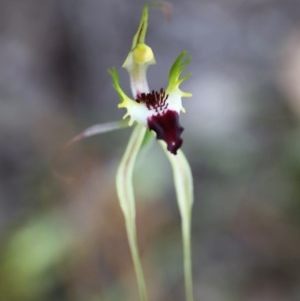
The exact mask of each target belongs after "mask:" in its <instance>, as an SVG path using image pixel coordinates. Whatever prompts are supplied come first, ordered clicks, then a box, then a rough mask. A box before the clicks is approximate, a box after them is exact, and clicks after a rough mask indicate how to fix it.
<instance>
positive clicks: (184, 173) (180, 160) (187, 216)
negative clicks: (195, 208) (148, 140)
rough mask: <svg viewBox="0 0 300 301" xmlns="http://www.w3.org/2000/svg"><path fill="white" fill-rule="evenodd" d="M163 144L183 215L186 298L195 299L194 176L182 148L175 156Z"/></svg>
mask: <svg viewBox="0 0 300 301" xmlns="http://www.w3.org/2000/svg"><path fill="white" fill-rule="evenodd" d="M161 146H162V148H163V150H164V151H165V153H166V155H167V158H168V159H169V162H170V163H171V166H172V170H173V180H174V185H175V190H176V195H177V202H178V206H179V211H180V216H181V229H182V239H183V262H184V280H185V291H186V300H187V301H193V300H194V297H193V277H192V259H191V222H192V216H191V215H192V205H193V200H194V197H193V176H192V173H191V168H190V165H189V163H188V161H187V159H186V157H185V156H184V154H183V152H182V151H181V150H178V152H177V155H176V156H175V155H173V154H171V153H170V152H169V151H168V150H167V149H166V145H165V143H164V142H161Z"/></svg>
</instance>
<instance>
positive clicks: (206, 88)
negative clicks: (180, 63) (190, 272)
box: [0, 0, 300, 301]
mask: <svg viewBox="0 0 300 301" xmlns="http://www.w3.org/2000/svg"><path fill="white" fill-rule="evenodd" d="M144 3H146V2H145V1H137V0H10V1H5V0H1V1H0V266H1V268H0V300H3V301H21V300H22V301H39V300H43V301H96V300H97V301H98V300H99V301H100V300H110V301H113V300H116V301H117V300H118V301H119V300H124V301H125V300H138V296H137V288H136V283H135V278H134V274H133V270H132V265H131V259H130V254H129V250H128V246H127V239H126V234H125V230H124V221H123V217H122V215H121V212H120V209H119V205H118V201H117V198H116V192H115V186H114V175H115V172H116V167H117V165H118V162H119V160H120V157H121V155H122V152H123V151H124V148H125V145H126V141H127V139H128V137H129V135H130V131H131V130H130V129H129V130H122V131H120V132H114V133H109V134H105V135H101V136H96V137H94V138H91V139H88V140H86V141H84V142H82V143H80V144H79V145H78V146H76V147H74V148H72V149H70V150H68V152H67V153H65V154H64V156H62V158H61V159H60V161H59V166H58V168H59V170H60V171H62V172H63V173H66V174H70V175H72V176H73V177H74V178H75V179H74V181H72V182H71V183H65V182H63V181H61V180H60V179H58V178H56V177H55V176H53V174H52V172H51V168H52V167H53V157H54V154H55V152H56V151H57V149H59V147H60V146H61V145H62V144H63V143H64V142H65V141H66V140H68V139H69V138H70V137H72V136H74V135H75V134H77V133H78V132H80V131H81V130H82V129H84V128H86V127H88V126H90V125H92V124H95V123H102V122H108V121H114V120H118V119H120V118H121V117H122V116H123V113H124V112H122V111H121V110H118V109H116V106H117V103H118V101H119V100H118V97H117V95H116V93H115V91H113V88H112V86H111V81H110V78H109V75H108V73H107V70H108V69H109V68H111V67H113V66H115V67H117V68H118V70H119V72H120V77H121V82H122V86H123V87H127V92H129V83H128V77H127V74H126V72H125V70H122V69H121V65H122V63H123V61H124V59H125V58H126V55H127V53H128V51H129V49H130V46H131V41H132V37H133V34H134V33H135V31H136V28H137V25H138V22H139V18H140V13H141V10H142V7H143V4H144ZM171 4H172V12H171V18H170V20H166V18H165V16H164V15H163V14H162V13H161V11H160V10H159V9H153V10H152V11H151V13H150V20H149V21H150V24H149V31H148V35H147V42H148V43H149V44H150V45H151V46H152V47H153V50H154V52H155V55H156V60H157V65H155V66H154V67H151V69H149V82H150V86H151V88H153V89H159V88H160V87H165V86H166V84H167V76H168V72H169V67H170V65H171V64H172V62H173V60H174V59H175V57H176V56H177V55H178V54H179V53H180V51H181V50H183V49H185V50H187V51H188V52H189V53H190V54H191V56H192V58H193V60H192V63H191V65H190V66H189V68H188V69H189V70H188V71H191V72H192V73H193V76H192V78H191V79H190V80H189V81H187V82H186V83H185V84H184V88H185V90H186V91H189V92H192V93H193V98H191V99H185V100H184V104H185V108H186V111H187V113H186V114H185V115H183V116H182V119H181V120H182V124H183V126H184V127H185V131H184V133H183V137H184V145H183V150H184V151H185V153H186V156H187V157H188V159H189V161H190V163H191V166H192V170H193V174H194V178H195V179H194V180H195V205H194V213H193V259H194V262H193V269H194V281H195V300H203V301H204V300H205V301H226V300H228V301H232V300H244V301H296V300H299V299H300V126H299V125H300V122H299V118H300V21H299V20H300V19H299V13H300V2H299V1H298V0H286V1H280V0H249V1H242V0H198V1H197V0H182V1H180V0H176V1H172V2H171ZM135 180H136V181H135V183H136V193H137V203H138V212H137V223H138V229H139V243H140V249H141V253H142V256H143V263H144V268H145V273H146V279H147V283H148V287H149V296H150V300H153V301H155V300H156V301H171V300H172V301H176V300H184V291H183V278H182V259H181V255H182V254H181V237H180V217H179V213H178V210H177V205H176V200H175V195H174V191H173V184H172V178H171V172H170V167H169V165H168V162H167V161H166V159H165V158H164V156H163V155H162V153H161V150H160V148H159V147H158V146H157V145H156V143H153V145H152V146H151V147H149V148H148V149H147V151H146V152H145V153H143V155H142V156H141V158H140V160H139V166H138V167H137V169H136V179H135Z"/></svg>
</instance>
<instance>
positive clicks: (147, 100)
mask: <svg viewBox="0 0 300 301" xmlns="http://www.w3.org/2000/svg"><path fill="white" fill-rule="evenodd" d="M168 97H169V94H166V91H165V90H164V89H163V88H161V89H160V90H159V91H154V90H152V92H151V93H141V94H138V95H137V99H136V101H137V102H138V103H144V104H145V105H146V107H147V108H148V109H149V110H152V109H154V110H155V112H156V113H157V114H162V113H164V112H165V111H166V109H167V108H168V103H167V99H168Z"/></svg>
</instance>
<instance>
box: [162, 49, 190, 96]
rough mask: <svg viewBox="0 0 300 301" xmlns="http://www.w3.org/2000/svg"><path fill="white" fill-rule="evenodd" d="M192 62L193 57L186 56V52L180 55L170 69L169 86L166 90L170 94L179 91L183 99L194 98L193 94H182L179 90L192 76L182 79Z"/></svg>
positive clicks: (188, 75)
mask: <svg viewBox="0 0 300 301" xmlns="http://www.w3.org/2000/svg"><path fill="white" fill-rule="evenodd" d="M190 61H191V57H190V56H186V51H182V52H181V53H180V55H179V56H178V57H177V58H176V60H175V62H174V63H173V65H172V67H171V69H170V73H169V85H168V87H167V90H166V91H167V93H168V94H170V93H174V92H178V91H179V92H180V94H181V95H182V96H183V97H191V96H192V94H191V93H188V92H182V91H181V90H180V89H179V85H180V84H181V83H183V82H184V81H185V80H186V79H188V78H189V77H190V76H191V73H188V74H187V75H185V76H183V77H181V78H180V76H181V74H182V73H183V71H184V70H185V68H186V67H187V66H188V64H189V63H190Z"/></svg>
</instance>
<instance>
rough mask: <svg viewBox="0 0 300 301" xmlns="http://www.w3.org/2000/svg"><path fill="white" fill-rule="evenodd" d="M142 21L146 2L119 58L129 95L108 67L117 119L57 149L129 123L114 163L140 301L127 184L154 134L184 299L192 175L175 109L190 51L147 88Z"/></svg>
mask: <svg viewBox="0 0 300 301" xmlns="http://www.w3.org/2000/svg"><path fill="white" fill-rule="evenodd" d="M147 26H148V6H145V7H144V9H143V12H142V17H141V21H140V24H139V27H138V30H137V32H136V34H135V36H134V38H133V42H132V47H131V50H130V52H129V54H128V56H127V58H126V60H125V62H124V64H123V67H124V68H126V69H127V71H128V74H129V77H130V84H131V91H132V95H133V96H132V98H130V97H129V96H127V95H126V94H125V93H124V91H123V90H122V88H121V86H120V83H119V77H118V73H117V71H116V69H112V70H110V71H109V73H110V75H111V78H112V82H113V87H114V89H115V90H116V92H117V93H118V95H119V97H120V100H121V101H120V103H119V105H118V107H119V108H124V109H126V110H127V112H126V114H125V116H124V117H123V119H125V120H123V121H119V122H113V123H107V124H97V125H94V126H91V127H89V128H87V129H86V130H84V131H83V132H82V133H80V134H79V135H77V136H76V137H74V138H73V139H72V140H70V141H69V142H68V143H67V144H65V146H64V147H63V149H65V148H68V147H69V146H70V145H72V144H74V143H76V142H78V141H79V140H81V139H83V138H87V137H90V136H93V135H96V134H100V133H105V132H109V131H112V130H116V129H120V128H124V127H128V126H132V125H135V127H134V130H133V132H132V135H131V137H130V139H129V143H128V145H127V148H126V150H125V153H124V155H123V157H122V159H121V162H120V164H119V167H118V170H117V175H116V188H117V194H118V198H119V202H120V206H121V209H122V211H123V214H124V218H125V226H126V231H127V236H128V242H129V247H130V251H131V255H132V260H133V265H134V269H135V273H136V278H137V283H138V289H139V295H140V299H141V301H146V300H148V298H147V292H146V282H145V280H144V275H143V270H142V265H141V259H140V255H139V251H138V246H137V229H136V223H135V214H136V208H135V198H134V189H133V181H132V178H133V169H134V165H135V162H136V158H137V156H138V153H139V151H140V149H141V147H142V146H143V145H144V143H145V141H148V140H149V136H150V137H152V136H153V135H152V133H155V134H156V138H157V139H158V140H159V142H160V144H161V146H162V148H163V150H164V152H165V154H166V156H167V158H168V160H169V162H170V163H171V166H172V170H173V179H174V185H175V190H176V195H177V201H178V206H179V210H180V215H181V222H182V237H183V262H184V278H185V292H186V300H187V301H192V300H193V292H192V290H193V289H192V271H191V270H192V264H191V238H190V236H191V235H190V232H191V209H192V204H193V180H192V174H191V170H190V166H189V164H188V162H187V160H186V158H185V156H184V154H183V152H182V151H181V150H180V147H181V145H182V138H181V133H182V131H183V128H182V127H181V125H180V124H179V115H180V113H181V112H184V108H183V106H182V97H190V96H191V94H190V93H187V92H183V91H181V89H180V87H179V86H180V84H181V83H182V82H183V81H185V80H186V79H187V78H188V77H190V74H188V75H185V76H183V77H181V75H182V73H183V71H184V70H185V68H186V66H187V65H188V64H189V62H190V57H188V56H187V55H186V52H182V53H181V54H180V55H179V56H178V57H177V59H176V60H175V62H174V63H173V65H172V67H171V69H170V73H169V83H168V86H167V87H166V89H164V88H160V89H159V90H151V91H150V90H149V87H148V82H147V77H146V72H147V69H148V67H149V66H150V65H151V64H155V58H154V54H153V51H152V49H151V48H150V47H149V46H148V45H147V44H146V43H145V37H146V32H147Z"/></svg>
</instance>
